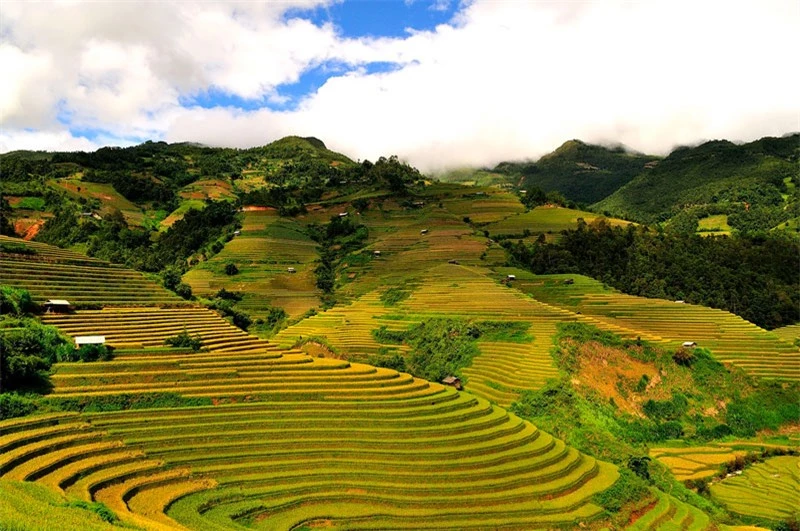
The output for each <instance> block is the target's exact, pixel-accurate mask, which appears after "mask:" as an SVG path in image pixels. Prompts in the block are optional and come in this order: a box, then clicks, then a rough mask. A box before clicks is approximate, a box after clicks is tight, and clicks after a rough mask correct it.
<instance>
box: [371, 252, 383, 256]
mask: <svg viewBox="0 0 800 531" xmlns="http://www.w3.org/2000/svg"><path fill="white" fill-rule="evenodd" d="M380 255H381V252H380V251H372V256H380Z"/></svg>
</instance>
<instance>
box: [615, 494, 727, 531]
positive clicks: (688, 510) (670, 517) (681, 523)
mask: <svg viewBox="0 0 800 531" xmlns="http://www.w3.org/2000/svg"><path fill="white" fill-rule="evenodd" d="M652 492H653V494H654V495H655V496H656V500H657V501H656V503H655V504H654V505H653V506H652V507H651V508H650V510H649V511H647V512H645V513H644V514H643V515H642V516H641V517H639V518H638V519H637V520H636V521H635V522H634V523H632V524H631V525H629V526H628V527H627V529H628V530H629V531H646V530H651V529H659V530H663V531H668V530H674V531H679V530H686V531H704V530H706V529H718V527H717V526H716V524H713V523H712V522H711V519H710V518H709V517H708V515H707V514H705V513H704V512H703V511H701V510H700V509H698V508H696V507H694V506H692V505H689V504H688V503H684V502H682V501H681V500H679V499H677V498H675V497H673V496H670V495H669V494H665V493H663V492H661V491H659V490H655V489H654V490H653V491H652Z"/></svg>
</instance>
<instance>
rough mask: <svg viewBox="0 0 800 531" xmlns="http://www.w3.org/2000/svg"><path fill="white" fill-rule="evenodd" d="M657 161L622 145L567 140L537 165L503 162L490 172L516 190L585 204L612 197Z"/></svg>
mask: <svg viewBox="0 0 800 531" xmlns="http://www.w3.org/2000/svg"><path fill="white" fill-rule="evenodd" d="M658 160H659V158H658V157H655V156H651V155H643V154H640V153H633V152H630V151H627V150H626V149H625V148H624V147H621V146H620V147H613V148H610V147H604V146H598V145H593V144H586V143H584V142H581V141H580V140H570V141H567V142H565V143H564V144H562V145H561V147H559V148H558V149H556V150H555V151H553V152H552V153H549V154H547V155H545V156H543V157H541V158H540V159H539V160H537V161H536V162H502V163H500V164H498V165H497V166H496V167H495V168H494V169H493V170H492V171H493V172H495V173H500V174H503V175H505V176H507V178H508V179H509V181H510V182H513V183H514V184H515V185H516V187H517V188H519V189H523V190H525V189H531V188H540V189H542V190H544V191H545V192H551V191H557V192H561V193H562V194H563V195H564V197H566V198H567V199H570V200H572V201H575V202H578V203H583V204H587V205H588V204H591V203H596V202H597V201H600V200H601V199H603V198H605V197H607V196H609V195H611V194H612V193H614V192H615V191H617V190H618V189H619V188H620V187H622V186H624V185H626V184H627V183H628V182H630V181H631V180H632V179H633V178H634V177H636V176H637V175H639V174H640V173H642V172H643V171H645V170H646V169H647V168H648V167H650V166H651V165H652V164H653V163H655V162H657V161H658Z"/></svg>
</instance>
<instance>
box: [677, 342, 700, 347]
mask: <svg viewBox="0 0 800 531" xmlns="http://www.w3.org/2000/svg"><path fill="white" fill-rule="evenodd" d="M681 346H682V347H683V348H695V347H696V346H697V343H695V342H694V341H684V342H683V345H681Z"/></svg>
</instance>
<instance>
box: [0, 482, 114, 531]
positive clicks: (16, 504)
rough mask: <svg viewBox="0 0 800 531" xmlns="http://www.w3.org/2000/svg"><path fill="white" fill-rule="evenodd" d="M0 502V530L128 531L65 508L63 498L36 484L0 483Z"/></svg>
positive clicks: (83, 512)
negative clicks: (78, 530) (69, 530)
mask: <svg viewBox="0 0 800 531" xmlns="http://www.w3.org/2000/svg"><path fill="white" fill-rule="evenodd" d="M0 499H2V500H3V503H2V504H0V525H4V526H5V527H3V529H9V530H15V529H20V530H22V529H47V530H49V529H80V530H81V531H112V530H124V529H129V528H127V527H123V526H119V525H111V524H108V523H106V522H104V521H102V520H101V519H100V517H99V516H97V515H96V514H94V513H92V512H91V511H89V510H87V509H81V508H78V507H68V506H67V503H68V502H67V499H66V497H65V496H63V495H60V494H58V493H56V492H55V491H53V490H52V489H48V488H47V487H44V486H42V485H39V484H36V483H30V482H22V481H10V480H0Z"/></svg>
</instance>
